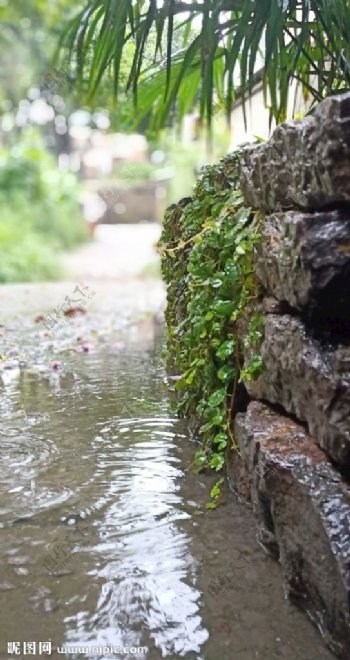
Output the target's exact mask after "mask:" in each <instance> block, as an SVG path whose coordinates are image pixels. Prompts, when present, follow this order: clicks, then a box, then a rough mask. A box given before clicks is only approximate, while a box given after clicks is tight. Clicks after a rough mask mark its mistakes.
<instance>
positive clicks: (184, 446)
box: [0, 337, 331, 660]
mask: <svg viewBox="0 0 350 660" xmlns="http://www.w3.org/2000/svg"><path fill="white" fill-rule="evenodd" d="M159 354H160V351H159V350H157V348H154V347H153V345H152V343H151V342H149V341H148V342H146V341H142V337H139V338H138V340H137V341H135V340H134V341H132V342H130V343H129V344H127V345H126V347H125V349H124V350H121V345H120V346H119V348H118V350H115V347H114V348H113V346H112V345H110V346H109V345H106V344H105V345H101V346H100V347H99V348H98V349H97V350H96V351H95V352H90V353H87V354H86V355H85V354H84V355H82V354H77V353H68V354H67V356H66V357H65V366H64V369H62V370H58V371H57V372H48V371H40V369H39V370H30V369H28V370H23V371H21V372H18V373H16V374H14V375H13V377H12V378H8V380H7V382H6V384H5V385H4V387H3V389H2V391H1V393H0V407H1V418H2V425H1V430H0V452H1V461H0V477H1V478H0V483H1V485H0V489H1V494H0V512H1V550H2V558H3V559H2V563H1V566H0V595H1V597H2V608H1V613H0V630H1V647H2V648H1V654H0V657H1V658H5V657H12V656H7V655H6V644H7V642H8V641H14V640H16V641H34V640H35V641H37V642H38V641H39V640H41V641H48V640H51V642H52V646H53V648H55V647H56V646H59V645H63V644H65V643H66V644H71V645H73V644H80V645H82V644H84V645H89V646H90V647H92V646H94V645H104V646H108V645H114V646H147V647H148V648H149V653H148V654H147V657H148V658H150V659H151V660H153V659H154V660H157V659H160V658H163V657H166V658H177V657H185V658H189V659H201V658H203V659H206V660H236V659H237V660H251V659H253V658H261V659H262V660H266V659H269V660H274V659H275V658H287V659H290V660H291V659H292V658H293V660H295V659H297V660H298V659H300V660H301V659H305V660H306V658H310V657H317V658H318V659H320V660H326V659H327V658H330V657H331V656H330V655H329V654H328V652H327V651H326V650H324V649H323V646H322V644H321V643H320V642H319V639H318V637H317V635H316V633H314V631H313V629H312V628H311V626H310V625H309V624H308V623H307V622H306V621H305V619H304V618H303V616H302V615H301V614H300V613H299V612H297V611H296V610H294V609H293V608H292V607H291V606H289V605H288V604H287V603H285V602H284V601H283V596H282V592H281V586H280V575H279V569H278V567H277V565H275V564H273V563H272V562H270V560H269V559H268V558H266V557H265V556H264V555H263V553H262V552H261V551H260V550H259V549H257V548H256V544H255V538H254V527H253V524H252V519H251V515H250V512H249V510H248V509H247V508H246V507H245V506H244V505H242V504H239V503H235V502H234V501H233V500H232V499H231V497H230V496H229V495H228V496H227V501H226V504H225V505H224V506H223V507H222V508H220V509H219V510H218V511H216V512H207V513H205V514H203V511H205V506H204V505H205V502H206V499H207V497H208V490H209V486H210V479H211V477H206V476H200V477H197V476H194V475H192V474H191V472H190V471H188V470H187V469H186V468H187V466H188V465H189V464H190V462H191V458H192V453H193V447H192V445H191V443H190V442H189V438H188V435H187V431H186V426H185V424H184V423H183V422H180V421H178V420H176V419H174V418H173V416H172V413H171V411H170V405H169V399H168V393H167V389H168V388H167V385H166V379H165V374H164V370H163V367H162V364H161V360H160V357H159ZM53 655H54V656H55V655H56V653H54V654H53ZM36 657H39V655H38V656H36ZM57 657H62V656H58V655H57ZM68 657H72V658H80V657H93V658H102V657H104V656H103V655H94V654H91V655H90V656H88V655H87V654H70V655H69V656H68ZM108 657H110V658H117V657H122V656H120V655H119V656H118V655H117V654H115V655H112V654H111V655H109V656H108ZM129 657H130V656H129ZM137 657H139V658H144V657H146V654H145V653H140V654H139V655H138V656H137Z"/></svg>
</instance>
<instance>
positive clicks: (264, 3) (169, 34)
mask: <svg viewBox="0 0 350 660" xmlns="http://www.w3.org/2000/svg"><path fill="white" fill-rule="evenodd" d="M349 34H350V0H203V1H202V2H199V1H198V0H193V1H192V2H181V1H179V0H164V2H163V3H162V5H161V6H160V3H159V2H157V0H89V2H88V3H87V6H86V8H85V9H84V11H82V12H80V13H79V14H78V15H77V17H76V18H75V19H73V20H72V21H71V22H70V23H69V24H68V25H67V27H66V29H65V31H64V32H63V34H62V39H61V44H60V48H61V53H62V52H64V51H67V50H68V52H70V53H74V52H75V54H76V58H75V59H76V61H77V62H78V65H77V68H76V76H77V83H78V84H79V86H80V87H81V90H82V91H84V92H85V93H86V97H87V99H88V100H89V101H91V100H92V99H94V98H96V96H97V94H98V90H99V87H100V85H101V81H102V79H103V78H104V77H105V76H110V75H111V74H112V79H113V85H112V90H111V91H112V92H113V94H114V96H115V98H116V100H117V99H118V94H119V92H120V65H121V61H122V57H123V54H124V52H125V48H126V46H127V45H128V44H130V43H132V44H133V48H134V57H133V62H132V65H131V68H130V75H129V80H128V85H127V89H132V90H133V94H134V101H135V108H136V115H137V114H138V116H139V117H144V116H146V115H147V116H149V118H150V121H151V124H152V125H153V126H154V127H155V128H157V129H160V128H161V127H162V126H164V125H165V124H166V123H167V122H169V120H170V118H171V117H172V116H173V113H174V109H175V108H176V110H177V113H178V116H179V117H180V118H181V117H182V116H183V114H184V112H187V111H188V110H189V109H190V107H191V105H195V104H197V103H198V106H199V109H200V114H201V117H202V119H204V120H205V121H206V122H207V124H208V126H210V124H211V121H212V116H213V103H214V101H215V99H219V100H220V101H221V100H222V99H225V105H226V112H227V115H228V116H229V114H230V112H231V108H232V104H233V102H234V100H235V98H236V97H237V90H238V89H239V92H240V94H241V95H242V98H243V104H244V100H245V99H246V98H248V97H249V95H250V94H251V93H252V90H253V87H254V84H255V80H256V72H257V69H258V68H261V69H262V71H263V83H264V90H265V94H266V98H268V99H269V105H270V108H271V114H272V116H273V117H275V118H276V119H277V120H278V121H281V120H282V119H284V117H285V114H286V109H287V105H288V96H289V93H290V81H291V80H293V79H295V80H297V81H299V82H300V84H301V85H302V87H303V89H304V91H305V94H308V95H309V96H310V98H311V99H314V100H315V101H316V100H318V99H320V98H322V97H324V96H326V95H328V94H331V93H332V92H334V91H336V90H339V89H342V88H346V87H350V40H349V38H348V35H349ZM179 44H180V47H179ZM150 53H151V54H152V55H151V56H150ZM195 85H196V86H197V88H196V87H195ZM147 90H148V91H147ZM141 93H142V94H141ZM141 96H142V98H141ZM147 103H148V106H147Z"/></svg>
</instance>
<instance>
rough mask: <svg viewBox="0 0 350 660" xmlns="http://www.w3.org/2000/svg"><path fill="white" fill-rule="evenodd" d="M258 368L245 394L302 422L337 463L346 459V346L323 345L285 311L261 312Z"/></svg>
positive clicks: (349, 406) (349, 408)
mask: <svg viewBox="0 0 350 660" xmlns="http://www.w3.org/2000/svg"><path fill="white" fill-rule="evenodd" d="M261 355H262V358H263V362H264V369H263V372H262V374H261V376H259V378H258V380H256V381H251V382H249V383H247V389H248V391H249V394H250V395H251V396H252V397H253V398H255V399H260V400H264V401H269V402H270V403H273V404H278V405H280V406H282V407H283V409H284V410H285V411H287V413H291V414H292V415H295V416H296V417H297V419H298V420H300V421H301V422H306V423H307V425H308V428H309V431H310V433H311V434H312V435H313V436H314V437H315V438H316V439H317V442H318V443H319V444H320V445H321V447H322V448H323V449H324V450H325V451H326V452H327V454H328V455H329V456H330V457H331V458H332V459H333V460H334V461H335V462H336V463H338V464H340V465H343V466H349V465H350V348H349V347H348V346H347V347H346V346H338V347H327V346H326V347H325V346H322V344H321V343H320V342H319V341H317V340H316V339H314V338H313V337H312V336H310V334H309V333H308V332H307V330H306V328H305V325H304V324H303V323H302V321H301V320H300V319H298V318H296V317H295V316H291V315H290V314H281V315H279V314H266V315H265V317H264V339H263V341H262V345H261Z"/></svg>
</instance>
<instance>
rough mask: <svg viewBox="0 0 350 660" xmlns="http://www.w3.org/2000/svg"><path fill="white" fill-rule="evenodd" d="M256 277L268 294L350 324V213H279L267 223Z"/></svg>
mask: <svg viewBox="0 0 350 660" xmlns="http://www.w3.org/2000/svg"><path fill="white" fill-rule="evenodd" d="M261 231H262V241H261V243H259V245H258V246H257V248H256V254H255V273H256V275H257V277H258V279H259V280H260V282H261V283H262V284H263V286H264V288H265V289H266V290H267V291H268V293H269V294H271V295H273V296H275V297H276V298H278V300H281V301H286V302H287V303H288V304H289V305H290V306H291V307H294V308H296V309H299V310H304V309H305V307H307V312H308V315H309V316H310V315H314V317H315V316H316V315H317V316H318V317H319V319H327V317H329V318H330V319H332V320H334V319H337V318H338V319H340V320H344V321H345V320H348V321H349V320H350V309H349V304H348V301H349V296H350V213H349V211H346V210H338V211H331V212H330V211H329V212H324V213H309V214H306V213H298V212H297V211H295V212H288V213H274V214H273V215H271V216H268V217H266V218H265V220H264V223H263V224H262V228H261Z"/></svg>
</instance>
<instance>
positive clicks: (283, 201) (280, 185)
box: [241, 92, 350, 212]
mask: <svg viewBox="0 0 350 660" xmlns="http://www.w3.org/2000/svg"><path fill="white" fill-rule="evenodd" d="M349 166H350V93H349V92H347V93H345V94H340V95H338V96H332V97H330V98H327V99H325V100H324V101H322V103H320V104H319V105H318V106H317V108H316V110H315V111H314V113H313V114H312V115H309V116H308V117H305V118H304V119H302V120H300V121H294V122H289V123H288V124H281V125H279V126H278V127H277V128H276V129H275V130H274V132H273V135H272V137H271V138H270V140H269V141H268V142H266V143H264V144H261V145H258V146H256V145H255V146H254V145H253V146H249V147H247V148H246V149H245V150H244V153H243V158H242V164H241V185H242V190H243V193H244V197H245V201H246V204H247V205H248V206H252V207H253V208H254V209H261V210H263V211H267V212H272V211H278V210H280V209H288V208H293V207H294V208H295V207H297V208H302V209H308V210H309V209H312V210H314V209H322V208H324V207H329V206H334V205H335V204H339V203H346V204H348V203H349V202H350V177H349Z"/></svg>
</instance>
